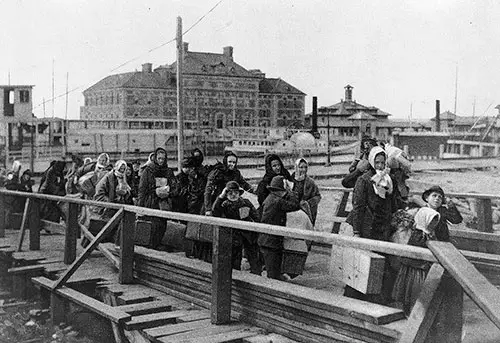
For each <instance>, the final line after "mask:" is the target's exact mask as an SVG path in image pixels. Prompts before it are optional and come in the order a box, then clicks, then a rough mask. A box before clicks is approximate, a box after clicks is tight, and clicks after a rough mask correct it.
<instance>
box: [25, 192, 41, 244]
mask: <svg viewBox="0 0 500 343" xmlns="http://www.w3.org/2000/svg"><path fill="white" fill-rule="evenodd" d="M26 201H29V199H28V200H26ZM30 211H31V212H30V217H29V228H30V250H40V226H41V225H40V201H39V200H37V199H32V203H31V209H30Z"/></svg>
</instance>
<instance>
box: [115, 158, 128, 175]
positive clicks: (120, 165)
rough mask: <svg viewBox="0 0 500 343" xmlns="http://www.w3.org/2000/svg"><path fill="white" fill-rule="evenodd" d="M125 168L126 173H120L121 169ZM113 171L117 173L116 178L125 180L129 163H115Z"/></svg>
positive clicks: (119, 161)
mask: <svg viewBox="0 0 500 343" xmlns="http://www.w3.org/2000/svg"><path fill="white" fill-rule="evenodd" d="M123 166H125V171H123V172H120V168H121V167H123ZM113 171H114V173H115V176H116V177H118V178H123V177H124V176H125V173H126V172H127V162H125V161H124V160H118V161H116V163H115V167H114V168H113Z"/></svg>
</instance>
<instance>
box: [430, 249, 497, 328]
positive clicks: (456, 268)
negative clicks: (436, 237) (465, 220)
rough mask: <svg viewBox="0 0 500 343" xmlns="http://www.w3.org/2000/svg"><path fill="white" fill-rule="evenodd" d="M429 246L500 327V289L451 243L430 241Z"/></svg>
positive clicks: (468, 293)
mask: <svg viewBox="0 0 500 343" xmlns="http://www.w3.org/2000/svg"><path fill="white" fill-rule="evenodd" d="M428 247H429V249H430V250H431V251H432V253H433V254H434V255H435V256H436V258H437V259H438V260H439V262H440V263H441V264H442V265H443V267H444V268H445V269H446V270H447V271H448V272H449V273H450V274H451V275H452V276H453V278H454V279H455V280H456V281H457V282H458V283H459V284H460V285H461V286H462V288H463V289H464V291H465V293H467V295H468V296H469V297H470V298H471V299H472V300H473V301H474V302H475V303H476V304H477V305H478V306H479V307H480V308H481V310H483V312H484V313H485V314H486V315H487V316H488V318H490V320H491V321H492V322H493V323H494V324H495V325H496V326H497V327H498V328H500V290H498V289H497V288H496V287H495V286H493V285H492V284H491V283H489V282H488V280H487V279H486V278H485V277H484V276H483V275H482V274H481V273H480V272H479V271H478V270H477V269H476V268H474V266H473V265H472V264H471V263H470V262H469V261H467V259H466V258H465V257H464V256H463V255H462V254H461V253H460V252H459V251H458V250H457V249H456V248H455V247H454V246H453V245H452V244H451V243H446V242H438V241H430V242H429V243H428Z"/></svg>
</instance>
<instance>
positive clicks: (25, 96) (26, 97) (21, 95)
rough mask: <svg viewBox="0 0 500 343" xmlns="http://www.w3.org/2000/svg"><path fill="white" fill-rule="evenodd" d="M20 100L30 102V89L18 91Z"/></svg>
mask: <svg viewBox="0 0 500 343" xmlns="http://www.w3.org/2000/svg"><path fill="white" fill-rule="evenodd" d="M19 101H20V102H30V91H19Z"/></svg>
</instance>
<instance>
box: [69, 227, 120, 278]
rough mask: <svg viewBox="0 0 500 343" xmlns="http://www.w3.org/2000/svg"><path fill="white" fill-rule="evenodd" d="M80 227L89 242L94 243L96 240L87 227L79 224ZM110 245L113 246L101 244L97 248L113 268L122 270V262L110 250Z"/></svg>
mask: <svg viewBox="0 0 500 343" xmlns="http://www.w3.org/2000/svg"><path fill="white" fill-rule="evenodd" d="M79 226H80V229H81V231H82V233H83V235H84V236H85V237H86V238H87V239H88V240H90V241H93V240H94V238H95V237H94V235H93V234H92V233H91V232H90V231H89V230H87V228H86V227H85V226H83V225H81V224H79ZM109 244H112V243H101V244H99V245H98V246H97V249H99V251H100V252H102V254H103V255H104V257H106V258H107V259H108V260H109V261H110V262H111V263H112V264H113V266H114V267H115V268H116V269H119V268H120V261H119V260H118V258H116V257H115V256H114V255H113V254H112V253H111V251H110V250H109V248H108V245H109Z"/></svg>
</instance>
